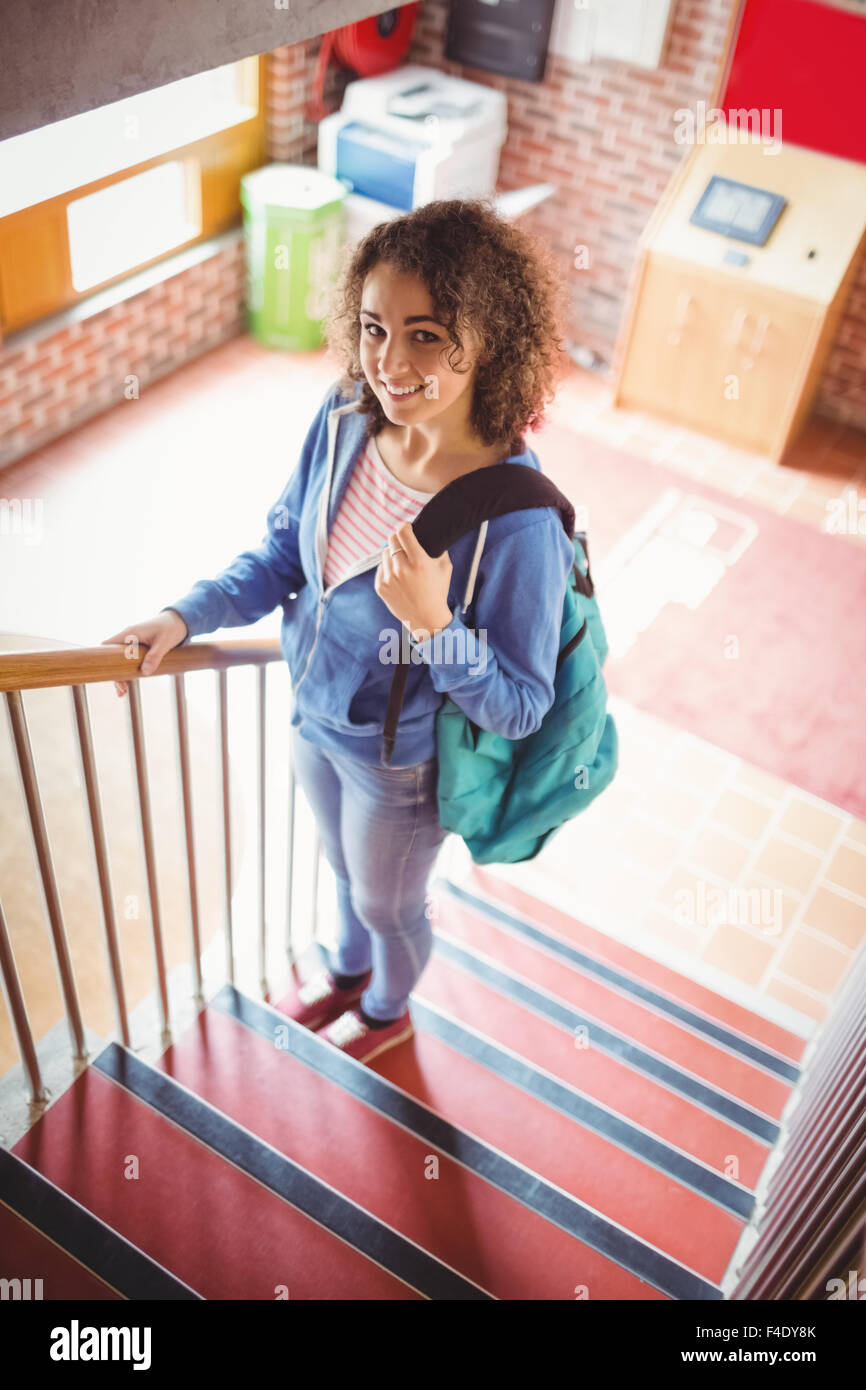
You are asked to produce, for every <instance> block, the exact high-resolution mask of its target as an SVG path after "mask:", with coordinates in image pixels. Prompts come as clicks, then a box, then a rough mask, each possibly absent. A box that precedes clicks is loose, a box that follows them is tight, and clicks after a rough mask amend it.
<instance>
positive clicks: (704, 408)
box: [615, 146, 866, 460]
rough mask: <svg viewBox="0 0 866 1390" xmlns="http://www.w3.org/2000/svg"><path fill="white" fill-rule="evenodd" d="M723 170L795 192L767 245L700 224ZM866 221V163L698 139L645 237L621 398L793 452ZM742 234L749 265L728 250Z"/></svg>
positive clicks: (733, 437)
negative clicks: (703, 205)
mask: <svg viewBox="0 0 866 1390" xmlns="http://www.w3.org/2000/svg"><path fill="white" fill-rule="evenodd" d="M713 173H720V174H722V175H723V176H725V177H728V178H734V179H737V180H739V181H740V182H743V183H750V184H752V185H756V186H758V187H766V188H770V189H772V190H773V191H775V192H780V193H782V194H784V196H785V197H786V198H788V200H789V201H788V206H787V207H786V208H785V209H784V210H783V212H782V215H781V218H780V220H779V222H778V223H777V224H776V227H775V228H774V230H773V232H772V233H771V234H770V237H769V239H768V241H767V243H766V245H765V246H763V247H760V246H751V245H748V244H744V243H740V242H735V241H732V240H730V239H729V238H727V237H723V236H721V235H719V234H718V233H715V232H710V231H707V230H705V229H703V228H699V227H695V226H693V225H691V224H690V223H689V220H688V219H689V217H690V216H691V212H692V210H693V209H694V207H695V206H696V205H697V202H698V199H699V198H700V195H701V193H702V192H703V189H704V188H705V186H706V183H707V181H708V180H709V178H710V176H711V175H712V174H713ZM786 219H787V220H786ZM864 232H866V169H864V168H862V167H861V166H859V165H855V164H851V163H849V162H848V161H846V160H838V159H834V158H831V157H830V156H826V155H821V154H816V153H814V152H813V151H808V150H801V149H789V148H784V149H781V150H780V151H779V152H778V153H777V155H775V156H774V157H772V158H770V157H767V155H766V154H764V153H763V147H761V146H724V147H719V146H702V147H699V148H698V149H697V150H695V151H694V152H693V153H692V154H691V155H690V156H689V157H688V158H687V159H686V160H684V162H683V165H682V166H681V168H680V170H679V171H678V173H677V175H676V176H675V178H674V180H673V182H672V185H671V187H670V188H669V190H668V192H667V193H666V194H665V196H664V198H663V199H662V201H661V203H660V204H659V206H658V208H657V209H656V211H655V213H654V214H653V217H652V218H651V220H650V223H649V225H648V227H647V229H646V231H645V232H644V236H643V237H642V239H641V245H640V248H639V259H638V264H637V267H636V273H635V277H634V281H633V285H632V292H631V296H630V303H629V309H628V312H627V314H626V318H625V320H624V324H623V331H622V333H621V336H620V341H619V343H618V345H617V362H616V364H615V365H616V370H615V379H616V387H615V403H616V404H622V405H624V406H631V407H634V408H636V409H639V410H643V411H646V412H647V413H655V414H659V415H663V416H666V417H668V418H671V419H675V420H680V421H682V423H683V424H685V425H688V426H689V427H691V428H693V429H697V430H701V431H703V432H704V433H706V434H711V435H716V436H718V437H720V438H723V439H726V440H729V441H731V442H733V443H735V444H738V445H739V446H740V447H742V448H745V449H750V450H753V451H755V452H756V453H762V454H766V455H768V456H769V457H771V458H774V459H777V460H778V459H780V458H781V457H782V455H783V453H784V451H785V449H786V448H787V447H788V445H789V444H790V443H791V442H792V440H793V438H794V437H795V435H796V433H797V432H798V430H799V429H800V427H801V426H802V424H803V422H804V420H805V417H806V415H807V413H808V408H809V404H810V402H811V399H812V397H813V396H814V392H815V387H816V386H817V383H818V379H819V376H820V369H821V366H822V364H823V361H824V359H825V357H826V353H827V350H828V348H829V346H830V343H831V342H832V339H833V335H834V332H835V328H836V325H837V322H838V318H839V314H840V312H841V309H842V306H843V305H844V302H845V298H846V296H847V292H848V290H849V289H850V285H851V281H852V278H853V274H854V272H855V270H856V265H857V261H858V257H859V255H860V254H861V253H862V251H863V249H864ZM774 238H775V243H774ZM729 247H734V248H735V249H737V250H741V251H743V252H744V253H745V254H746V256H747V257H748V261H747V264H746V265H744V266H741V267H740V266H738V267H733V266H730V265H727V264H725V263H723V261H722V257H723V255H724V253H725V251H726V250H727V249H728V248H729ZM810 252H811V254H810Z"/></svg>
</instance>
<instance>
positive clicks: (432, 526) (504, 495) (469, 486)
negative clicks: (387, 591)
mask: <svg viewBox="0 0 866 1390" xmlns="http://www.w3.org/2000/svg"><path fill="white" fill-rule="evenodd" d="M527 507H556V509H557V510H558V512H559V515H560V519H561V521H562V525H563V527H564V529H565V533H566V535H567V536H568V539H569V540H571V539H572V538H573V536H574V507H573V506H572V505H571V503H570V502H569V500H568V498H567V497H566V496H565V493H563V492H560V490H559V488H558V487H557V486H556V484H555V483H554V482H553V480H552V479H551V478H548V477H547V476H546V475H545V474H544V473H538V472H537V471H536V470H535V469H534V468H527V466H526V464H524V463H491V464H489V465H488V466H487V467H486V468H476V469H475V471H474V472H473V473H465V474H464V475H463V477H462V478H454V479H453V480H452V481H451V482H450V483H446V485H445V487H443V488H440V489H439V491H438V492H437V493H436V494H435V496H433V497H431V498H430V501H429V502H426V503H425V504H424V506H423V507H422V508H421V510H420V512H419V513H418V515H417V516H416V518H415V520H414V521H413V522H412V529H413V531H414V532H415V535H416V536H417V537H418V540H419V542H420V543H421V545H422V546H423V547H424V549H425V550H426V551H427V554H428V555H432V556H433V557H434V558H435V557H438V556H439V555H441V554H443V552H444V551H446V550H448V549H449V547H450V546H452V545H454V543H455V542H456V541H458V540H459V539H460V537H461V536H465V535H466V533H467V531H474V530H475V528H476V527H478V526H480V525H481V524H482V522H484V521H488V520H490V519H491V518H493V517H495V516H502V515H504V513H506V512H519V511H523V510H524V509H525V508H527Z"/></svg>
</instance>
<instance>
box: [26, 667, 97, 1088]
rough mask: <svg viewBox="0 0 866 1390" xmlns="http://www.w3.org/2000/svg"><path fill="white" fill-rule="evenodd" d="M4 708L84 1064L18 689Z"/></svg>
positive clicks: (77, 1053) (69, 1016)
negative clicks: (10, 730) (7, 717)
mask: <svg viewBox="0 0 866 1390" xmlns="http://www.w3.org/2000/svg"><path fill="white" fill-rule="evenodd" d="M6 708H7V710H8V711H9V723H10V726H11V729H12V741H13V743H14V745H15V754H16V757H17V760H18V772H19V774H20V777H21V787H22V790H23V792H24V800H25V802H26V804H27V814H28V816H29V817H30V829H31V832H32V835H33V847H34V849H35V851H36V860H37V863H38V866H39V882H40V884H41V886H42V894H43V897H44V900H45V910H46V912H47V914H48V923H49V926H50V928H51V943H52V946H53V948H54V959H55V962H56V964H57V973H58V976H59V978H60V989H61V992H62V994H63V1004H64V1007H65V1009H66V1022H67V1024H68V1026H69V1033H70V1038H71V1041H72V1055H73V1057H74V1058H75V1060H76V1062H86V1061H87V1048H86V1047H85V1045H84V1024H83V1021H82V1018H81V1006H80V1004H79V1002H78V993H77V991H76V988H75V977H74V976H73V973H72V960H71V958H70V955H69V943H68V942H67V940H66V928H65V926H64V924H63V912H62V910H61V907H60V895H59V893H58V891H57V880H56V879H55V877H54V864H53V861H52V858H51V846H50V844H49V841H48V831H47V829H46V826H45V816H44V814H43V811H42V800H41V797H40V795H39V784H38V781H37V778H36V768H35V766H34V763H33V753H32V750H31V748H30V738H29V735H28V733H27V718H26V715H25V713H24V703H23V701H22V698H21V692H20V691H19V690H9V691H7V692H6Z"/></svg>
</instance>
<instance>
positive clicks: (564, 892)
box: [491, 699, 866, 1022]
mask: <svg viewBox="0 0 866 1390" xmlns="http://www.w3.org/2000/svg"><path fill="white" fill-rule="evenodd" d="M611 710H612V713H613V715H614V718H615V720H616V722H617V727H618V730H619V734H620V768H619V771H618V773H617V777H616V780H615V782H614V783H613V784H612V785H611V787H610V788H608V790H607V791H606V792H605V793H604V795H603V796H601V797H599V799H598V801H597V802H595V803H594V804H593V805H592V806H590V808H589V809H588V810H587V811H586V812H584V814H583V815H582V816H580V817H579V818H578V819H577V820H575V821H572V822H570V823H569V824H567V825H565V826H563V828H562V830H560V831H559V833H558V834H557V835H556V836H555V837H554V838H553V840H551V842H550V844H549V845H548V846H547V847H546V848H545V850H544V851H542V853H541V855H539V857H538V860H537V861H535V862H534V863H532V864H528V865H521V866H516V867H515V868H513V869H505V868H501V867H498V866H497V867H495V868H493V869H492V870H491V871H492V872H494V873H501V874H503V875H504V876H506V877H508V878H510V879H512V880H513V881H514V882H517V883H519V884H521V885H522V886H523V887H525V888H527V889H528V890H529V891H532V892H535V893H537V894H538V895H539V896H541V897H543V898H547V899H548V900H549V901H554V902H555V903H556V904H557V905H558V906H560V907H563V908H565V909H566V910H568V911H570V912H572V913H574V914H575V915H576V916H578V917H580V918H581V919H582V920H584V921H586V922H588V923H590V924H591V925H594V926H598V927H601V928H602V929H603V930H605V931H609V932H611V933H612V934H613V935H616V936H617V937H619V938H620V939H621V940H623V941H626V942H627V943H628V944H629V945H631V946H634V947H636V948H637V949H639V950H643V951H646V952H648V954H650V955H653V956H655V957H657V958H659V959H662V960H664V961H665V962H666V963H667V964H670V965H671V966H673V967H675V968H677V969H679V970H682V971H683V972H684V973H685V974H691V975H693V976H694V977H695V978H699V979H700V980H701V981H702V982H705V983H707V984H711V985H712V986H713V987H714V988H718V989H719V990H720V992H722V993H728V994H729V995H730V996H731V997H735V998H738V999H740V1000H741V1001H742V1002H744V1003H748V1004H751V1005H754V1006H755V1007H757V1008H758V1009H759V1010H760V1009H761V1007H762V1005H761V1001H762V1000H763V1001H764V1004H763V1008H764V1012H767V1013H769V1014H771V1015H772V1016H773V1017H776V1018H777V1019H778V1020H779V1021H780V1022H790V1021H791V1020H790V1019H789V1018H788V1015H787V1013H786V1012H778V1013H776V1012H775V1011H774V1010H773V1008H772V1006H771V1005H770V1004H767V1003H766V1001H768V1000H769V1001H777V1002H779V1003H781V1004H782V1005H784V1006H787V1007H789V1008H792V1009H796V1010H797V1011H798V1012H799V1013H801V1014H803V1015H806V1016H807V1017H808V1018H811V1019H815V1020H820V1019H822V1018H823V1017H824V1015H825V1013H826V1010H827V1006H828V1003H829V1001H830V999H831V998H832V995H833V993H834V992H835V990H836V988H837V987H838V985H839V983H840V981H841V979H842V977H843V975H844V974H845V971H846V970H847V968H848V966H849V964H850V962H851V960H852V959H853V956H854V954H855V952H856V950H857V949H858V947H859V946H860V944H861V942H862V941H863V938H864V936H866V826H864V825H863V824H862V823H861V822H859V821H856V820H854V819H853V818H852V817H851V816H849V815H846V814H845V813H844V812H842V811H838V810H836V809H835V808H834V807H832V806H828V805H826V804H825V803H822V802H820V801H819V800H818V799H817V798H816V797H813V796H810V795H809V794H808V793H806V792H803V791H800V790H799V789H797V788H795V787H791V786H789V785H788V784H787V783H785V782H783V781H781V780H780V779H778V778H776V777H772V776H770V775H768V774H767V773H765V772H763V771H759V770H758V769H755V768H753V767H751V766H750V765H749V764H748V763H745V762H744V761H743V760H742V759H740V758H737V757H734V756H733V755H732V754H730V753H726V752H723V751H721V750H720V749H717V748H713V747H712V746H711V745H710V744H707V743H703V742H702V741H701V740H699V739H696V738H694V737H692V736H690V735H685V734H682V733H678V732H677V731H676V730H675V729H671V728H669V727H668V726H667V725H665V724H663V723H661V722H660V721H659V720H657V719H654V718H653V717H652V716H650V715H648V714H645V713H643V712H642V711H640V710H637V709H635V708H634V707H633V706H630V705H627V704H625V703H624V702H623V701H621V700H616V699H612V700H611Z"/></svg>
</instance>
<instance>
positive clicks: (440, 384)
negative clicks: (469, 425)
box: [359, 261, 477, 425]
mask: <svg viewBox="0 0 866 1390" xmlns="http://www.w3.org/2000/svg"><path fill="white" fill-rule="evenodd" d="M359 318H360V324H361V342H360V352H361V366H362V367H363V369H364V375H365V376H366V378H367V380H368V382H369V383H370V386H371V388H372V390H373V391H374V392H375V393H376V395H377V397H378V399H379V401H380V403H381V406H382V409H383V411H384V412H385V415H386V417H387V418H388V419H389V420H390V421H391V423H392V424H395V425H410V424H411V425H415V424H419V423H422V422H426V421H429V420H432V419H434V417H438V416H441V415H443V414H444V413H445V412H446V411H447V412H449V418H450V419H452V420H454V421H455V423H456V422H457V421H458V419H459V420H466V419H468V417H469V406H470V404H471V401H472V387H473V382H474V379H475V369H474V368H475V362H474V357H473V352H474V350H476V348H477V344H476V342H475V340H474V338H473V337H472V335H471V334H469V335H467V341H466V343H465V350H464V357H463V361H462V363H460V364H459V365H460V366H461V367H462V368H463V369H464V370H462V371H461V372H454V371H452V370H451V368H450V366H449V365H448V360H447V353H446V349H448V348H449V347H451V346H452V339H451V337H450V335H449V333H448V330H447V329H446V328H445V327H444V326H443V325H442V324H441V323H439V322H437V320H436V318H435V306H434V304H433V301H432V299H431V298H430V293H429V291H428V289H427V287H426V285H425V284H424V282H423V281H422V280H421V279H419V278H418V276H416V275H409V274H405V273H403V272H401V271H398V270H395V269H394V268H393V266H391V265H389V264H388V263H387V262H386V261H380V262H379V263H378V264H377V265H375V266H374V267H373V269H372V270H371V271H369V273H368V274H367V276H366V278H365V280H364V289H363V294H362V296H361V310H360V315H359ZM470 364H471V367H472V370H470V371H466V370H465V368H466V367H467V365H470ZM391 387H394V388H398V387H399V388H403V389H404V390H405V388H407V387H411V388H416V389H414V390H412V391H410V392H407V393H406V394H401V392H399V391H397V390H395V391H393V392H392V391H391V390H390V389H389V388H391ZM463 397H465V399H462V400H461V398H463ZM458 402H460V404H458Z"/></svg>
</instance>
